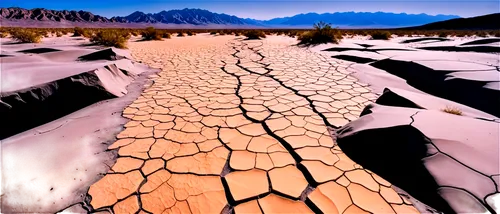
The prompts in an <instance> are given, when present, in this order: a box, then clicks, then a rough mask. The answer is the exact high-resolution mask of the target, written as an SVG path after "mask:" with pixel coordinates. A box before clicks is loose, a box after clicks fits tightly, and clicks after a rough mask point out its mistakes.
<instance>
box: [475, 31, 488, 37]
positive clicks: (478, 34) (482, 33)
mask: <svg viewBox="0 0 500 214" xmlns="http://www.w3.org/2000/svg"><path fill="white" fill-rule="evenodd" d="M475 34H476V36H478V37H488V33H486V32H485V31H478V32H476V33H475Z"/></svg>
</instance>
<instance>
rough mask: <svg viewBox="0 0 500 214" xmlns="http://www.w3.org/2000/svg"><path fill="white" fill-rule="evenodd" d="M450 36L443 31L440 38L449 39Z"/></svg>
mask: <svg viewBox="0 0 500 214" xmlns="http://www.w3.org/2000/svg"><path fill="white" fill-rule="evenodd" d="M449 35H450V33H449V32H446V31H443V32H440V33H439V35H438V36H439V37H441V38H447V37H448V36H449Z"/></svg>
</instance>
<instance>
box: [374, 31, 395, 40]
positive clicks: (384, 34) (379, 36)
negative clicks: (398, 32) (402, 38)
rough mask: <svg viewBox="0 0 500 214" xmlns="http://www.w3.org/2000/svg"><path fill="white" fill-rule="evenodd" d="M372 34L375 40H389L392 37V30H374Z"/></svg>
mask: <svg viewBox="0 0 500 214" xmlns="http://www.w3.org/2000/svg"><path fill="white" fill-rule="evenodd" d="M370 36H371V37H372V39H375V40H389V39H391V32H389V31H373V32H372V33H371V34H370Z"/></svg>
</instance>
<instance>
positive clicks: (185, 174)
mask: <svg viewBox="0 0 500 214" xmlns="http://www.w3.org/2000/svg"><path fill="white" fill-rule="evenodd" d="M408 39H415V38H395V39H393V40H391V41H374V40H366V39H365V38H354V39H345V40H343V41H342V42H341V43H340V44H336V45H333V44H328V45H319V46H316V47H312V48H305V47H298V46H296V45H295V44H296V43H297V41H296V39H294V38H289V37H283V36H268V37H267V38H265V39H262V40H245V39H244V37H235V36H229V35H228V36H212V35H208V34H199V35H196V36H190V37H173V38H172V39H168V40H163V41H147V42H142V41H138V39H137V38H133V39H132V40H131V41H130V42H129V44H128V47H129V51H130V55H128V54H127V51H122V52H121V50H115V49H111V50H108V51H107V52H106V53H107V54H99V56H101V55H105V56H109V55H110V53H115V55H116V56H117V57H114V58H113V57H111V58H110V59H101V58H102V57H98V59H97V60H90V61H88V60H87V61H85V62H80V61H79V62H78V64H79V65H78V66H75V64H76V63H75V60H76V59H78V57H81V56H82V55H80V53H83V52H81V51H82V50H81V49H83V48H82V47H81V46H77V47H76V48H75V49H77V50H78V51H80V52H78V54H77V51H75V52H71V53H73V54H70V52H68V54H67V55H65V57H64V59H60V61H59V59H55V58H57V57H50V60H46V58H43V57H39V56H38V55H35V54H33V55H34V56H35V57H37V59H38V58H39V59H40V61H42V60H45V61H43V63H47V65H49V62H46V61H50V63H53V64H52V65H54V66H58V65H59V63H61V64H62V66H63V67H64V63H66V65H65V66H72V65H73V66H75V68H78V69H80V68H81V69H80V70H81V72H88V70H87V71H85V70H86V68H87V67H85V66H90V67H95V68H94V69H97V71H96V72H95V73H96V74H97V76H98V77H99V79H100V80H101V82H102V84H100V85H99V86H100V87H101V89H103V90H104V91H107V92H108V93H109V95H110V96H109V97H108V96H103V99H104V98H105V99H106V100H108V99H110V100H108V101H101V102H100V103H97V104H93V105H91V106H87V107H85V108H83V109H79V110H77V111H75V112H73V113H72V114H69V115H66V116H64V117H61V118H59V119H57V120H53V121H48V122H47V123H46V124H45V125H42V126H39V127H36V128H34V129H31V130H28V131H26V132H23V133H20V134H17V135H15V136H13V137H9V138H7V139H6V140H4V141H3V142H2V149H3V154H2V170H3V171H6V170H10V172H12V173H4V177H3V178H2V183H3V184H5V183H6V182H10V183H7V184H9V185H7V186H8V187H13V188H15V189H14V190H10V189H2V194H3V196H2V200H3V202H2V206H3V207H2V209H3V210H7V211H10V210H14V211H24V212H29V211H41V210H43V211H48V212H62V213H75V212H77V213H78V212H109V213H145V212H146V213H232V212H234V213H418V212H437V211H445V212H478V213H487V212H498V207H500V205H499V200H498V198H499V197H498V195H499V194H498V193H499V189H498V183H499V182H498V179H499V177H498V174H500V173H499V172H498V168H499V167H500V166H499V165H498V161H497V160H498V157H499V153H498V149H499V139H498V136H499V135H500V133H499V132H498V131H499V129H498V128H499V121H500V120H499V119H498V116H499V112H498V109H495V108H494V107H496V106H500V104H499V100H498V97H495V96H497V95H498V91H499V89H498V88H497V87H498V85H499V84H498V82H499V78H498V63H499V61H498V54H497V53H489V52H487V53H486V52H484V51H483V52H481V51H482V50H484V48H479V49H477V50H479V52H471V51H468V52H445V51H438V50H426V49H422V48H427V47H444V46H449V47H459V46H463V45H461V44H464V43H468V42H471V41H475V40H478V39H467V40H463V41H459V42H456V41H438V42H432V43H431V42H429V41H427V40H424V41H426V42H428V43H426V42H421V41H420V42H417V43H419V44H415V43H416V42H406V43H405V42H403V41H405V40H408ZM54 40H56V39H54ZM457 40H458V39H457ZM440 42H442V43H443V44H439V43H440ZM53 43H54V44H47V46H46V48H53V49H58V50H61V49H63V47H61V46H60V43H61V41H53ZM420 43H422V44H420ZM430 44H433V45H432V46H430ZM488 45H489V46H491V47H495V45H496V43H493V45H491V44H488ZM488 45H486V46H488ZM73 46H74V45H73ZM466 46H467V45H466ZM474 46H476V45H474ZM483 46H484V45H483ZM13 47H14V46H13ZM23 49H24V47H23ZM14 50H18V49H15V48H12V49H11V50H8V51H9V53H8V54H6V55H13V57H16V56H17V55H16V54H18V53H14V52H15V51H14ZM65 50H66V51H70V49H69V48H68V49H65ZM65 50H63V51H65ZM448 50H449V48H448ZM474 50H475V49H474ZM94 52H95V51H92V52H91V51H89V53H86V54H91V53H94ZM55 53H57V52H55ZM2 54H4V53H3V52H2ZM44 54H51V53H42V55H44ZM52 54H54V52H52ZM19 55H21V54H19ZM111 55H112V54H111ZM21 56H23V57H26V56H25V55H21ZM3 58H4V57H2V58H0V59H2V60H3ZM7 58H8V57H7ZM85 58H90V59H95V57H85ZM22 60H25V59H20V61H15V60H13V61H12V62H11V63H22V62H23V61H22ZM124 60H125V61H126V62H127V63H130V64H132V65H133V66H131V67H130V66H129V67H127V68H131V70H127V69H123V67H120V66H121V65H119V64H120V62H121V61H124ZM136 62H140V63H144V64H146V65H148V66H150V67H151V68H154V69H159V70H160V71H159V72H158V73H156V74H155V75H151V76H149V78H148V79H149V80H150V81H151V83H150V84H146V86H145V88H144V90H143V91H141V87H142V86H144V84H145V81H146V80H143V79H141V78H128V75H127V74H131V73H132V74H138V73H140V72H133V71H132V70H134V68H136V66H138V67H141V70H144V69H145V68H143V67H142V66H140V65H137V63H136ZM85 63H92V65H87V64H85ZM106 63H113V64H114V65H115V66H117V67H118V68H120V69H104V70H103V69H102V68H101V67H102V66H103V65H104V64H106ZM2 65H3V62H2ZM80 66H81V67H80ZM107 67H108V68H109V67H110V66H107ZM16 68H20V65H16V64H14V65H12V67H11V69H13V70H14V69H16ZM42 68H43V67H42ZM47 70H51V68H47ZM122 70H127V71H128V72H125V73H123V72H120V71H122ZM99 71H100V72H102V73H104V74H102V73H100V72H99ZM403 71H407V72H406V73H402V72H403ZM495 71H497V73H495ZM40 72H43V70H41V71H40ZM71 72H74V73H69V72H68V73H66V72H65V73H62V74H60V73H57V72H56V73H57V74H54V75H53V76H49V77H47V78H48V79H41V77H40V78H35V79H33V80H30V81H29V82H28V81H27V82H25V83H23V84H26V85H27V86H28V85H29V86H30V89H31V88H32V87H34V86H35V83H36V86H37V87H40V85H42V86H44V84H45V85H46V84H49V83H51V82H53V81H54V80H58V79H64V78H67V77H68V76H71V75H75V74H79V73H81V72H80V71H76V70H75V71H71ZM113 72H114V73H117V74H118V75H111V76H112V77H113V78H111V76H110V75H109V74H110V73H111V74H113ZM423 72H425V73H423ZM9 73H12V74H10V75H12V77H9V78H11V79H16V78H15V75H19V74H18V72H12V71H11V72H8V73H7V74H9ZM99 74H101V75H99ZM123 75H125V76H123ZM146 76H147V75H142V77H144V78H145V77H146ZM44 78H45V77H44ZM115 78H116V79H115ZM457 80H459V81H458V82H457ZM422 81H424V83H425V84H420V83H421V82H422ZM107 83H109V84H107ZM13 85H17V84H13ZM127 85H128V87H127ZM458 86H461V87H462V88H463V89H460V87H458ZM15 87H17V86H9V85H8V86H6V87H5V88H6V89H5V90H7V89H8V90H10V91H7V92H6V94H15V93H19V92H18V91H22V92H24V91H26V90H27V89H26V88H25V87H23V89H19V88H15ZM124 88H125V89H124ZM467 90H469V91H471V92H470V93H464V92H465V91H467ZM443 91H444V92H446V93H443ZM122 92H123V93H122ZM124 93H126V95H124ZM459 95H460V96H459ZM2 100H3V99H2ZM483 100H485V101H483ZM486 104H489V105H486ZM447 107H454V108H457V109H459V110H460V111H461V115H452V114H449V113H445V112H443V111H442V110H443V109H445V108H447ZM110 114H111V115H112V116H110ZM122 117H123V118H122ZM61 124H62V125H61ZM121 124H124V125H123V127H122V126H121ZM76 127H78V128H76ZM122 128H123V129H122ZM46 130H48V131H46ZM54 130H58V131H54ZM76 130H78V131H76ZM93 130H97V131H96V132H95V133H92V134H89V133H91V132H92V131H93ZM478 130H480V132H475V131H478ZM70 132H71V133H72V134H70V136H71V138H70V139H69V140H61V138H63V137H65V136H67V133H70ZM87 136H92V137H90V138H88V137H87ZM69 143H71V145H70V146H69V145H65V144H69ZM9 146H10V150H9ZM4 147H5V148H4ZM28 148H30V149H28ZM31 148H36V149H31ZM52 148H57V149H52ZM6 149H7V150H6ZM495 149H496V150H495ZM20 151H21V152H23V153H26V155H22V157H23V159H21V158H20V157H19V155H18V154H19V152H20ZM26 157H30V158H26ZM61 157H66V158H67V159H68V161H67V162H66V163H54V161H56V160H60V159H61ZM31 158H33V159H31ZM66 158H65V159H66ZM495 158H496V159H495ZM42 159H43V160H46V161H39V162H38V163H36V161H35V160H42ZM82 160H85V161H82ZM49 161H52V162H49ZM495 161H497V162H495ZM33 162H35V163H36V164H33ZM23 163H24V164H26V163H30V164H27V166H26V167H19V165H20V164H23ZM59 165H61V166H59ZM47 166H51V167H47ZM52 166H53V167H52ZM55 168H56V169H55ZM16 170H17V171H16ZM83 170H85V171H83ZM82 171H83V172H82ZM20 175H21V176H20ZM61 175H64V176H62V177H61ZM77 175H78V177H77ZM33 176H34V177H33ZM20 177H21V178H22V179H20ZM55 178H58V179H57V180H55ZM23 179H24V180H23ZM77 179H82V180H81V181H80V183H78V182H77V183H78V184H75V182H74V181H77ZM54 180H55V181H54ZM68 180H69V181H68ZM471 180H474V182H469V181H471ZM16 182H17V183H16ZM21 184H23V185H21ZM5 186H6V185H3V186H2V187H5ZM30 186H37V187H40V190H37V191H33V190H30V189H29V187H30ZM51 192H52V193H51ZM26 194H28V195H30V197H31V198H33V199H34V200H36V199H40V200H41V202H40V201H38V202H36V201H34V200H32V201H22V200H20V199H22V196H23V195H26ZM47 194H48V195H50V196H51V197H47ZM60 197H63V198H64V199H62V198H61V199H59V198H60Z"/></svg>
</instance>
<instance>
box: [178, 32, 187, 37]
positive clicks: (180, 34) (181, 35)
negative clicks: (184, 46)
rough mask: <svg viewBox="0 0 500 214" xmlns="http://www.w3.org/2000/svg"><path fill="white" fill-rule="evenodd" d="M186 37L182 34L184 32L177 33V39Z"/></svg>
mask: <svg viewBox="0 0 500 214" xmlns="http://www.w3.org/2000/svg"><path fill="white" fill-rule="evenodd" d="M184 36H186V34H184V32H178V33H177V37H184Z"/></svg>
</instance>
